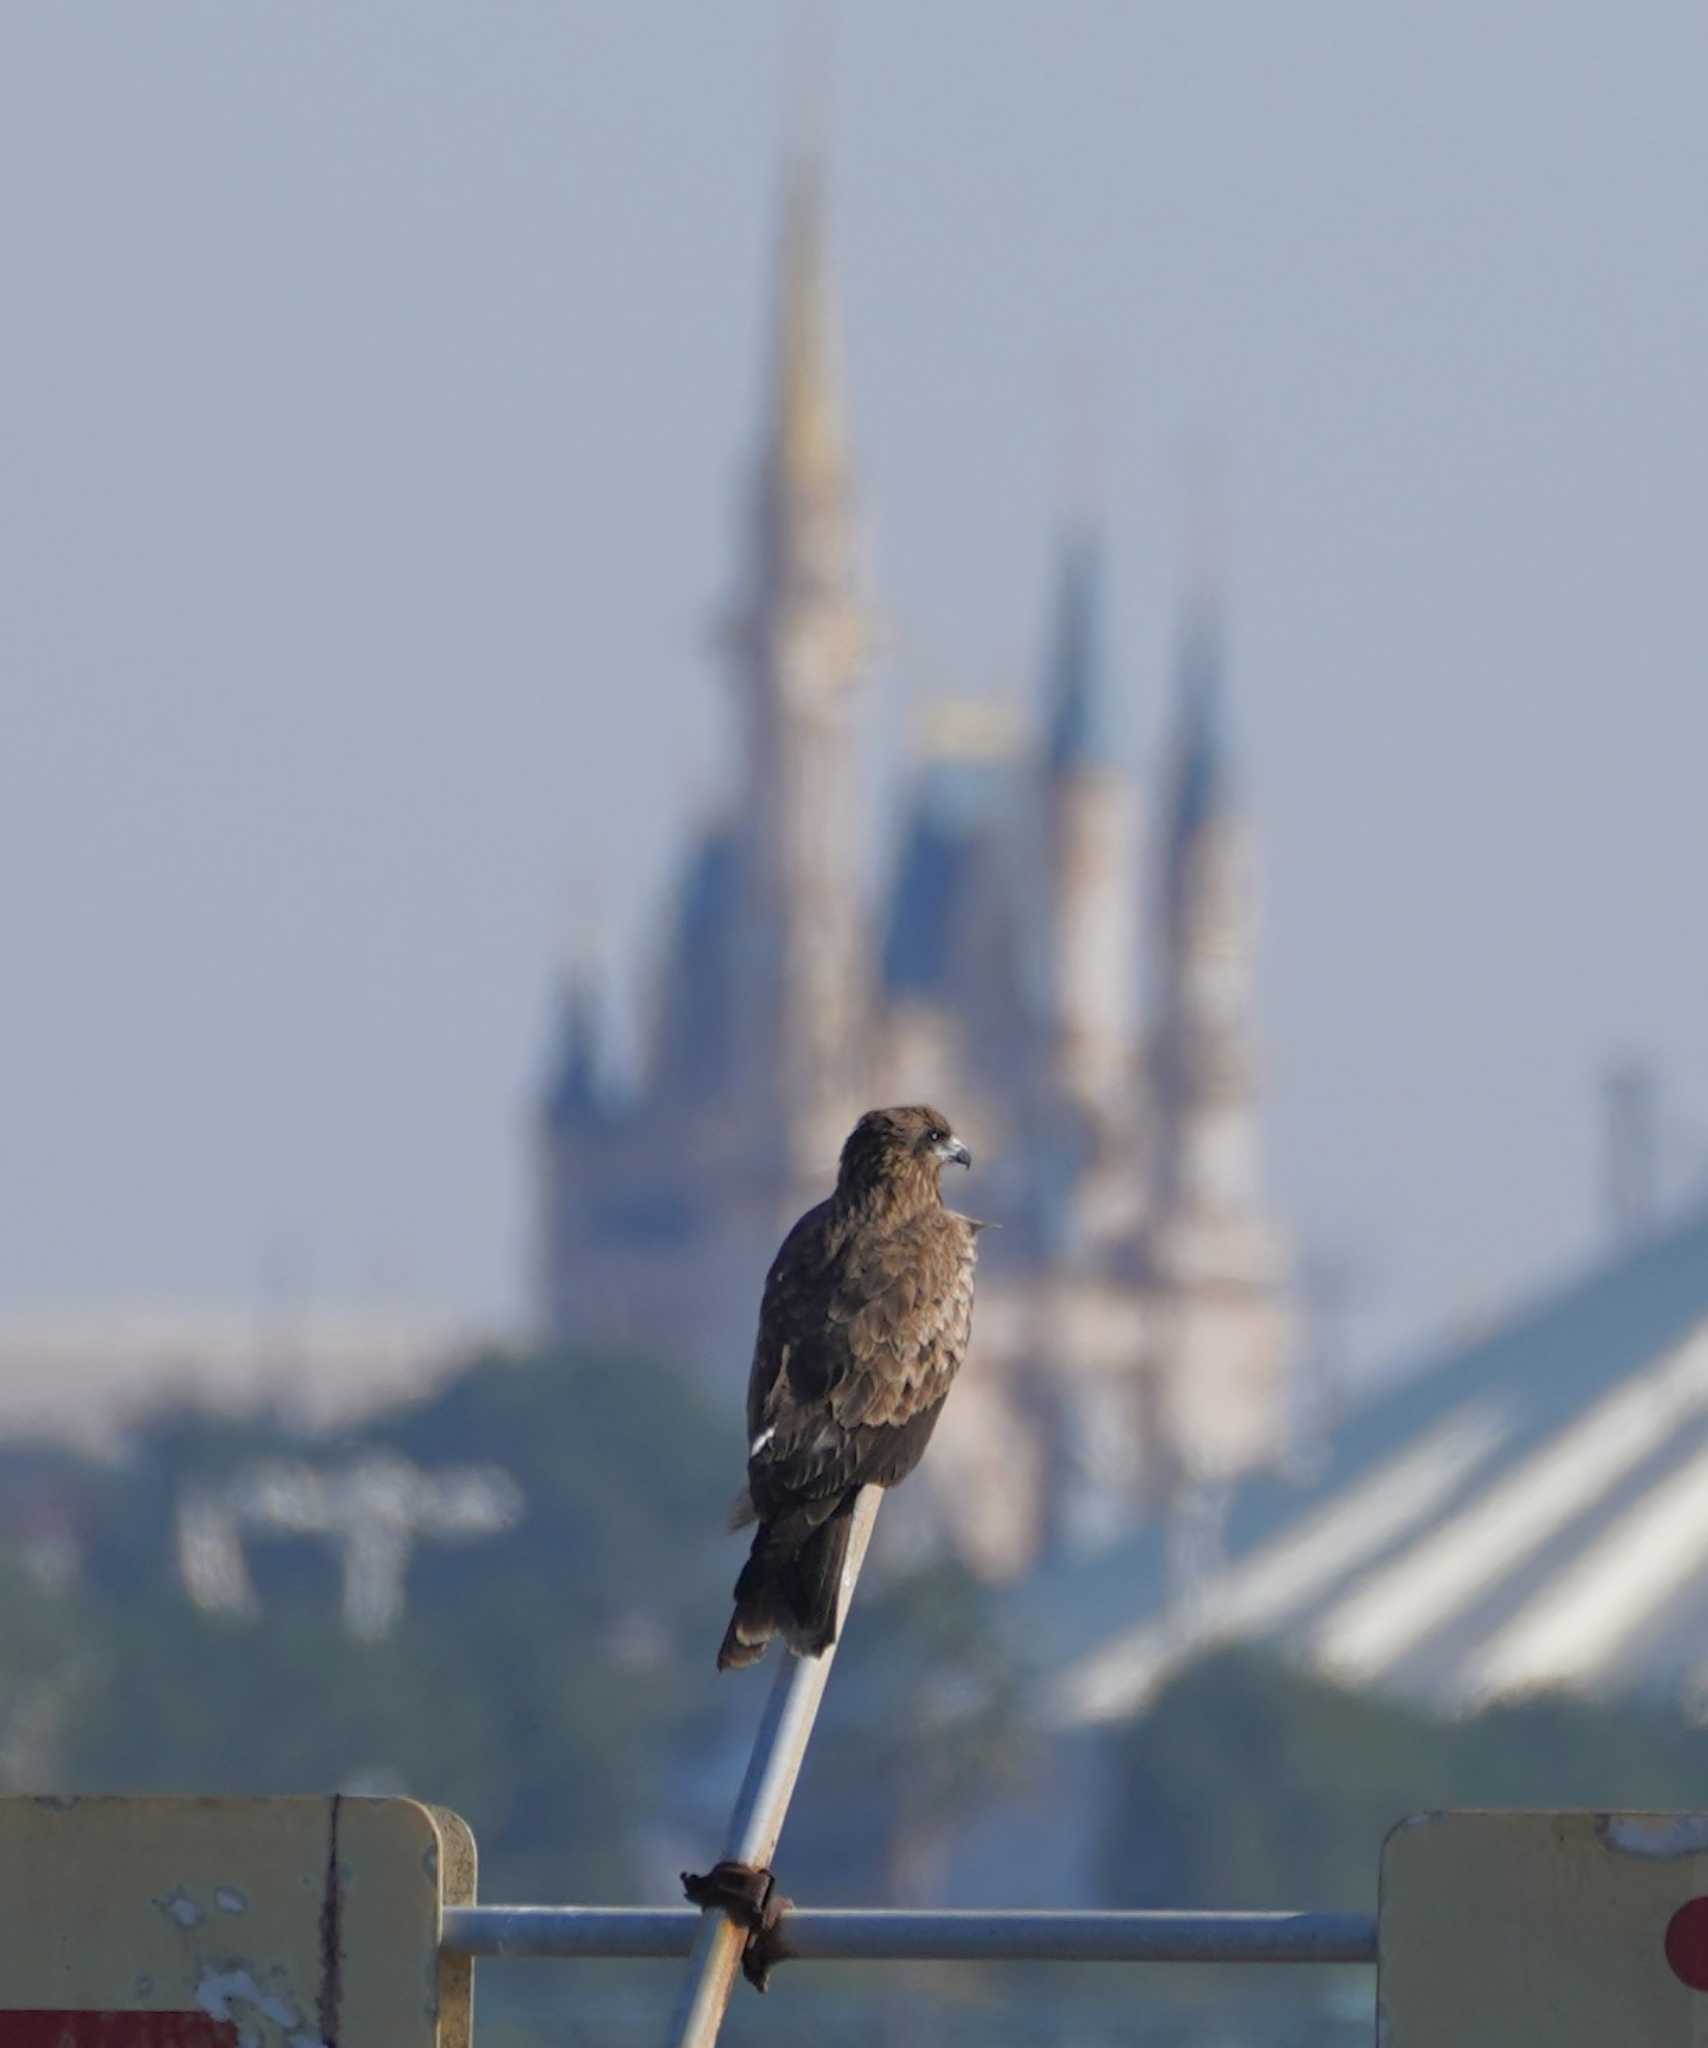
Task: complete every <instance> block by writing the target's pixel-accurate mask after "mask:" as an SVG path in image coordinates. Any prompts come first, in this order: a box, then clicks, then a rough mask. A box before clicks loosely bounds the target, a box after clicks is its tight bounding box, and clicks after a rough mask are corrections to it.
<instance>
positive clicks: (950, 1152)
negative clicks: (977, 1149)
mask: <svg viewBox="0 0 1708 2048" xmlns="http://www.w3.org/2000/svg"><path fill="white" fill-rule="evenodd" d="M937 1157H938V1158H939V1159H941V1160H942V1162H943V1164H944V1165H945V1166H951V1165H953V1166H971V1165H972V1163H973V1155H972V1154H971V1153H970V1152H969V1151H968V1150H967V1148H966V1146H965V1145H963V1144H962V1143H961V1141H960V1139H959V1138H953V1137H951V1138H945V1139H944V1141H943V1143H942V1144H941V1145H939V1146H938V1147H937Z"/></svg>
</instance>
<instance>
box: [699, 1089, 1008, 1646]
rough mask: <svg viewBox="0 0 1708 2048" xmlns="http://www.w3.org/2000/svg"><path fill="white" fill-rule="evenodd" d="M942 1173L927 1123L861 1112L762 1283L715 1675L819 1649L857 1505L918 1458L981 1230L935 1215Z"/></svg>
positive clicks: (950, 1151) (897, 1113)
mask: <svg viewBox="0 0 1708 2048" xmlns="http://www.w3.org/2000/svg"><path fill="white" fill-rule="evenodd" d="M951 1160H953V1161H955V1162H956V1163H957V1164H959V1165H961V1166H970V1165H971V1164H972V1154H971V1153H970V1152H969V1151H968V1150H967V1148H966V1146H965V1145H963V1144H962V1143H961V1141H960V1139H959V1138H957V1137H956V1136H955V1134H954V1132H953V1131H952V1130H951V1129H950V1128H949V1122H948V1119H947V1118H946V1117H944V1116H942V1115H941V1114H940V1113H939V1112H938V1111H937V1110H935V1109H927V1108H907V1109H873V1110H868V1111H867V1113H866V1114H865V1115H864V1116H863V1117H862V1118H861V1119H860V1121H859V1122H858V1123H857V1124H856V1125H855V1126H854V1129H853V1131H852V1133H851V1134H850V1136H849V1139H848V1142H847V1143H846V1144H845V1145H844V1146H843V1148H842V1164H841V1170H840V1171H839V1173H838V1175H837V1180H836V1192H835V1193H834V1194H833V1195H832V1196H831V1197H830V1198H829V1200H828V1201H824V1202H820V1203H819V1204H818V1205H817V1207H816V1208H812V1209H809V1210H808V1211H807V1213H806V1214H805V1215H804V1216H803V1217H802V1218H801V1220H800V1221H799V1222H798V1223H797V1224H796V1225H795V1227H794V1229H793V1230H791V1231H790V1232H789V1234H788V1236H787V1237H786V1238H785V1239H784V1240H783V1246H782V1249H781V1250H780V1251H779V1252H778V1254H777V1256H776V1258H775V1260H774V1261H773V1262H772V1265H771V1270H770V1272H769V1273H768V1274H767V1275H766V1276H765V1294H764V1299H763V1300H762V1302H761V1304H760V1309H759V1338H758V1342H757V1343H756V1345H755V1346H754V1352H753V1371H752V1375H751V1377H750V1378H749V1380H748V1385H747V1436H748V1456H747V1494H746V1496H745V1497H744V1499H743V1501H742V1502H741V1504H740V1506H739V1508H738V1510H737V1515H736V1526H737V1527H738V1528H739V1527H740V1526H741V1524H742V1523H743V1522H746V1521H751V1520H753V1519H755V1518H757V1520H758V1523H759V1528H758V1530H757V1532H756V1534H755V1535H754V1538H753V1548H752V1551H751V1552H750V1553H749V1556H748V1560H747V1563H746V1565H745V1566H744V1567H743V1569H742V1574H741V1577H740V1578H739V1579H738V1580H737V1581H736V1586H735V1614H734V1617H733V1618H732V1620H731V1621H730V1625H729V1628H728V1630H727V1631H726V1633H725V1635H724V1639H723V1645H722V1647H721V1648H720V1649H719V1651H718V1669H719V1670H720V1671H722V1670H725V1669H728V1668H730V1667H735V1668H737V1669H739V1668H740V1667H741V1666H743V1665H746V1664H755V1663H757V1662H758V1661H759V1659H760V1658H761V1657H763V1656H764V1654H765V1650H766V1646H767V1644H768V1643H769V1642H770V1640H771V1638H772V1637H773V1636H774V1635H778V1634H781V1635H782V1637H783V1640H784V1641H785V1642H786V1643H787V1644H788V1646H789V1648H790V1649H791V1650H793V1651H795V1652H796V1654H797V1655H801V1656H809V1657H816V1656H818V1655H819V1654H820V1653H821V1652H822V1651H824V1650H826V1649H828V1648H829V1646H830V1645H831V1643H833V1642H834V1641H835V1640H836V1601H837V1592H838V1588H839V1586H840V1584H841V1579H842V1564H843V1558H844V1555H845V1554H846V1551H847V1548H848V1534H849V1526H850V1523H849V1518H850V1516H851V1515H852V1513H853V1509H854V1502H855V1499H856V1497H857V1496H858V1494H859V1492H860V1489H861V1487H862V1486H895V1485H898V1484H899V1483H900V1482H901V1481H902V1480H903V1479H905V1478H906V1477H907V1475H908V1474H909V1473H910V1472H911V1471H912V1470H913V1468H914V1466H915V1465H917V1464H918V1463H919V1460H920V1458H921V1457H922V1456H923V1455H924V1452H925V1446H926V1444H927V1443H928V1442H929V1441H930V1437H931V1432H932V1430H933V1429H934V1428H935V1427H936V1426H937V1418H938V1416H939V1415H941V1414H942V1412H943V1402H944V1400H945V1398H946V1397H947V1395H948V1392H949V1387H950V1384H951V1382H952V1381H953V1380H954V1377H955V1374H956V1372H957V1371H958V1370H959V1368H960V1364H961V1360H962V1358H963V1357H964V1356H965V1354H966V1349H967V1339H968V1336H969V1335H970V1333H971V1330H972V1321H973V1264H974V1261H975V1259H976V1258H977V1251H976V1248H975V1244H974V1240H975V1237H976V1235H977V1233H978V1231H979V1229H980V1227H981V1226H980V1225H979V1224H977V1223H975V1222H974V1221H973V1219H972V1218H971V1217H969V1216H959V1215H957V1214H956V1213H955V1212H954V1210H952V1209H946V1208H945V1207H944V1206H943V1196H942V1191H941V1189H940V1188H939V1186H938V1177H939V1175H940V1174H941V1173H942V1171H943V1168H944V1166H945V1165H946V1164H948V1163H949V1162H950V1161H951Z"/></svg>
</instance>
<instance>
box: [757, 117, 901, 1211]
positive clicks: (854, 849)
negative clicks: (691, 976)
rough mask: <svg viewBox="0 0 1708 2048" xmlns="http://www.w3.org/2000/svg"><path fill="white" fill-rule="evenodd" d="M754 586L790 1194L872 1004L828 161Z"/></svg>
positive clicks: (764, 1049) (777, 429)
mask: <svg viewBox="0 0 1708 2048" xmlns="http://www.w3.org/2000/svg"><path fill="white" fill-rule="evenodd" d="M749 548H750V552H749V559H748V564H747V569H746V576H745V582H744V586H743V589H742V592H741V596H740V599H739V601H738V603H737V606H736V608H735V615H734V617H733V619H732V621H731V624H730V629H729V651H730V656H731V660H732V663H733V667H734V680H735V684H736V689H737V693H738V695H739V697H740V700H741V704H742V708H743V714H744V719H745V725H746V734H745V748H744V759H745V763H746V778H747V779H746V785H745V788H744V789H743V791H742V794H741V802H740V810H739V823H738V829H739V832H740V835H741V849H740V850H741V860H742V868H743V888H742V908H741V912H740V915H739V917H738V919H737V939H736V948H737V951H736V961H737V965H736V972H735V975H734V985H735V988H736V989H737V991H738V1000H739V1006H740V1007H739V1017H738V1023H737V1029H736V1032H735V1043H736V1047H737V1055H738V1062H739V1066H738V1072H737V1074H736V1077H735V1086H736V1090H737V1094H738V1097H739V1099H740V1101H741V1104H742V1110H743V1115H744V1118H745V1119H747V1121H748V1128H749V1129H750V1130H752V1131H755V1132H764V1133H766V1134H767V1140H766V1142H767V1143H768V1144H770V1145H771V1146H772V1147H773V1148H774V1157H773V1158H772V1159H770V1160H769V1161H768V1162H761V1163H759V1170H760V1173H761V1177H762V1179H765V1180H770V1179H772V1178H773V1177H775V1178H776V1179H777V1181H778V1192H779V1194H780V1195H782V1196H784V1197H787V1196H788V1195H789V1194H791V1193H792V1192H793V1184H794V1183H796V1182H797V1181H799V1180H801V1179H803V1178H804V1179H805V1180H806V1181H807V1182H809V1183H811V1184H814V1185H816V1184H818V1183H819V1182H821V1181H822V1179H823V1175H824V1173H825V1170H826V1168H827V1167H834V1164H835V1161H836V1156H837V1151H838V1148H839V1147H840V1144H841V1142H842V1139H843V1137H844V1136H845V1135H846V1133H847V1130H848V1127H849V1125H850V1123H851V1122H852V1120H853V1117H854V1115H855V1114H857V1112H858V1108H859V1106H860V1096H861V1093H862V1090H861V1075H860V1070H859V1062H860V1053H861V1047H862V1044H863V1040H864V1032H865V1025H866V1020H867V1015H868V1010H869V1005H870V1000H871V997H870V969H869V964H868V960H867V949H866V930H865V925H864V920H863V913H862V907H861V904H860V899H859V881H858V873H859V863H858V846H857V835H858V818H857V785H856V775H857V751H856V735H855V730H854V722H853V710H854V698H855V685H856V683H857V681H858V680H859V675H860V671H861V668H862V665H863V659H864V656H865V654H866V651H867V647H868V644H869V638H870V635H869V631H868V621H867V618H866V615H865V613H864V611H863V610H862V608H861V607H860V605H859V603H858V602H857V600H856V597H855V592H854V552H855V550H854V535H853V518H852V489H851V484H850V477H849V465H848V457H847V449H846V436H845V432H844V426H843V415H842V402H841V389H840V379H839V376H838V366H837V362H836V357H835V349H834V342H833V328H832V316H831V306H830V285H829V278H828V274H827V266H826V259H825V248H824V222H823V202H822V195H821V181H820V177H819V173H818V168H817V165H816V164H815V163H814V162H813V161H812V160H811V159H810V158H808V157H804V156H803V157H800V158H797V160H796V161H795V162H794V163H793V164H792V165H791V167H790V169H789V173H788V178H787V185H786V191H785V199H784V213H783V225H782V234H781V239H780V244H779V250H778V259H777V282H776V311H775V334H774V341H773V351H772V361H771V368H770V389H769V393H768V397H767V414H766V421H765V427H764V436H763V446H762V450H761V454H760V461H759V472H758V477H757V485H756V490H755V493H754V499H753V513H752V526H751V531H750V542H749Z"/></svg>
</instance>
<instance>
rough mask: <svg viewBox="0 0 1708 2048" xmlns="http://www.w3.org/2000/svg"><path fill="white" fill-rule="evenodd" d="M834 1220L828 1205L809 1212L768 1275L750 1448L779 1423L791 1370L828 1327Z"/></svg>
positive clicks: (751, 1391)
mask: <svg viewBox="0 0 1708 2048" xmlns="http://www.w3.org/2000/svg"><path fill="white" fill-rule="evenodd" d="M829 1220H830V1204H829V1203H828V1202H820V1203H819V1204H818V1205H817V1207H816V1208H812V1209H809V1210H808V1211H807V1213H806V1214H805V1215H804V1216H803V1217H802V1218H801V1219H800V1221H799V1222H798V1223H796V1225H795V1227H794V1228H793V1229H792V1230H791V1231H790V1232H789V1234H788V1236H787V1237H786V1238H784V1240H783V1242H782V1245H781V1247H780V1249H779V1250H778V1253H777V1256H776V1257H775V1258H774V1259H773V1260H772V1261H771V1270H770V1271H769V1272H768V1273H767V1274H766V1275H765V1292H764V1294H763V1295H762V1296H761V1298H760V1303H759V1334H758V1336H757V1337H756V1338H755V1339H754V1344H753V1366H752V1369H751V1371H750V1372H749V1374H748V1378H747V1440H748V1442H749V1444H754V1443H757V1442H758V1441H759V1439H760V1437H761V1436H763V1434H764V1432H765V1431H766V1430H767V1429H768V1428H769V1427H770V1426H771V1425H772V1423H773V1422H775V1420H776V1415H777V1408H778V1405H779V1403H780V1402H781V1401H783V1400H785V1399H788V1398H789V1397H790V1391H791V1389H790V1377H789V1376H790V1373H791V1368H792V1367H795V1362H796V1360H797V1358H798V1357H800V1355H801V1354H802V1353H803V1352H804V1351H805V1350H806V1349H807V1348H808V1339H809V1338H810V1336H811V1334H812V1333H813V1332H814V1331H815V1330H822V1328H823V1327H824V1323H825V1317H826V1308H827V1303H828V1299H829V1292H830V1286H831V1270H830V1265H829V1248H828V1245H827V1242H826V1236H827V1230H826V1226H827V1225H828V1223H829ZM798 1370H799V1368H796V1371H797V1373H798Z"/></svg>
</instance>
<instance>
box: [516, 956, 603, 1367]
mask: <svg viewBox="0 0 1708 2048" xmlns="http://www.w3.org/2000/svg"><path fill="white" fill-rule="evenodd" d="M610 1121H611V1110H610V1104H609V1103H608V1102H607V1100H606V1097H605V1092H604V1089H603V1087H602V1085H601V1080H600V1073H599V1036H598V1013H597V1007H596V1003H595V998H594V992H593V988H592V986H591V984H590V982H589V980H588V978H587V977H586V976H585V975H584V974H582V973H579V972H578V973H576V974H573V975H571V977H570V978H569V981H568V984H567V986H566V987H565V989H564V991H563V994H562V996H561V998H560V1000H559V1004H558V1025H557V1037H556V1042H555V1044H554V1046H553V1050H552V1055H551V1059H550V1062H549V1065H548V1067H547V1071H546V1083H545V1087H544V1089H543V1090H542V1092H541V1097H540V1103H539V1112H538V1124H537V1127H536V1140H535V1142H536V1146H537V1154H536V1156H537V1166H536V1176H537V1177H536V1185H535V1204H534V1213H535V1216H536V1218H537V1224H536V1237H535V1243H534V1258H535V1260H536V1271H535V1274H534V1289H533V1292H534V1298H535V1301H536V1303H537V1313H538V1319H539V1327H540V1329H541V1330H542V1331H544V1332H555V1331H558V1330H560V1329H562V1328H564V1327H565V1325H566V1323H567V1322H568V1320H569V1303H568V1300H567V1298H566V1295H565V1276H566V1271H567V1270H568V1267H569V1265H570V1264H571V1263H572V1261H571V1260H567V1259H566V1256H565V1254H566V1252H569V1251H571V1249H572V1248H573V1247H574V1246H575V1244H576V1243H577V1242H578V1240H579V1239H580V1238H581V1236H582V1234H583V1231H584V1227H585V1224H586V1215H585V1202H584V1190H585V1186H586V1184H587V1182H588V1181H589V1180H590V1179H591V1177H592V1176H593V1175H594V1174H595V1173H597V1171H598V1169H599V1166H600V1164H601V1162H602V1158H603V1154H604V1150H605V1142H606V1138H607V1135H608V1131H609V1126H610Z"/></svg>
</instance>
